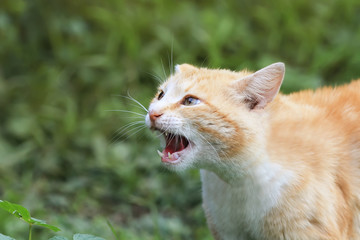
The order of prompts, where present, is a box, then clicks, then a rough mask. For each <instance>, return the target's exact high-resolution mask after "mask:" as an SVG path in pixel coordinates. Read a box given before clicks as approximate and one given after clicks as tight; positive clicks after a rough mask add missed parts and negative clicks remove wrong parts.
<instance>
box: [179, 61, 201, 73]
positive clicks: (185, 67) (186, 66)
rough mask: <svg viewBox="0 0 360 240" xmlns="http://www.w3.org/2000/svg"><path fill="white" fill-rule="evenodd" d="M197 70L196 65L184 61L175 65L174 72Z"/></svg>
mask: <svg viewBox="0 0 360 240" xmlns="http://www.w3.org/2000/svg"><path fill="white" fill-rule="evenodd" d="M196 70H198V68H197V67H194V66H193V65H190V64H187V63H184V64H180V65H179V64H178V65H176V66H175V73H183V72H193V71H196Z"/></svg>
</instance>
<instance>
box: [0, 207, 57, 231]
mask: <svg viewBox="0 0 360 240" xmlns="http://www.w3.org/2000/svg"><path fill="white" fill-rule="evenodd" d="M0 208H2V209H4V210H5V211H7V212H9V213H11V214H12V215H14V216H15V217H18V218H20V219H22V220H24V221H25V222H27V223H28V224H30V225H37V226H41V227H45V228H48V229H50V230H52V231H54V232H58V231H60V229H59V228H57V227H55V226H52V225H49V224H47V223H46V222H45V221H44V220H40V219H36V218H33V217H31V216H30V213H29V211H28V210H27V209H26V208H24V207H23V206H21V205H19V204H14V203H10V202H8V201H3V200H0Z"/></svg>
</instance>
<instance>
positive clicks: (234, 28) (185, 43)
mask: <svg viewBox="0 0 360 240" xmlns="http://www.w3.org/2000/svg"><path fill="white" fill-rule="evenodd" d="M359 50H360V2H359V1H358V0H342V1H334V0H320V1H307V0H299V1H290V0H273V1H265V0H264V1H260V0H248V1H236V0H232V1H204V0H199V1H189V0H184V1H165V0H153V1H151V0H76V1H74V0H27V1H26V0H1V1H0V199H3V200H8V201H11V202H15V203H19V204H22V205H24V206H25V207H27V208H29V209H30V211H31V212H32V215H33V216H34V217H36V218H44V219H46V220H47V221H48V222H49V223H51V224H54V225H57V226H59V227H60V228H61V229H62V232H60V233H58V234H59V235H62V236H67V237H69V236H71V234H73V233H77V232H81V233H89V234H94V235H98V236H101V237H104V238H106V239H114V238H113V236H112V233H111V231H110V229H109V227H108V226H107V224H106V220H109V221H110V222H111V223H112V224H113V225H114V227H115V228H116V230H117V231H118V232H120V233H119V234H120V236H121V239H212V238H211V236H210V234H209V231H208V229H207V227H206V223H205V219H204V215H203V212H202V209H201V196H200V194H201V184H200V181H199V177H198V172H197V171H195V170H194V171H190V172H186V173H183V174H180V175H179V174H175V173H170V172H168V171H166V170H164V169H163V168H162V167H161V166H160V159H159V157H158V156H157V154H156V149H157V148H158V141H157V140H156V138H155V137H154V136H153V134H151V133H150V132H149V131H148V130H147V129H143V130H141V131H139V132H138V133H137V134H133V133H135V131H136V130H137V129H136V128H135V127H136V126H134V128H131V127H130V128H129V129H127V130H125V131H124V132H118V131H117V130H118V129H119V128H121V127H123V126H125V125H126V124H128V123H131V122H133V121H137V120H139V119H137V118H130V117H136V116H137V115H135V114H130V113H121V112H111V111H107V110H113V109H122V110H128V111H135V112H138V113H141V114H143V113H144V111H141V109H139V108H138V107H136V106H134V104H133V102H131V101H129V100H127V99H126V98H122V97H119V96H116V95H126V94H127V92H128V91H129V92H130V93H131V94H132V96H133V97H134V98H136V99H137V100H139V101H140V102H141V103H143V104H144V105H145V106H148V102H149V101H150V99H151V98H152V96H153V94H154V93H155V89H156V86H157V84H158V82H157V80H156V77H154V76H153V75H156V76H159V77H160V78H162V79H163V78H164V71H165V74H166V75H168V74H169V72H170V71H171V69H170V68H171V67H170V66H169V61H171V55H172V54H173V60H174V63H184V62H188V63H192V64H195V65H198V66H206V67H211V68H229V69H232V70H241V69H243V68H248V69H252V70H256V69H259V68H261V67H264V66H266V65H268V64H270V63H273V62H276V61H283V62H285V63H286V66H287V70H286V76H285V81H284V85H283V87H282V91H283V92H286V93H288V92H292V91H295V90H299V89H305V88H316V87H319V86H321V85H333V84H340V83H344V82H349V81H350V80H351V79H355V78H358V77H360V54H359ZM163 68H164V70H163ZM137 126H138V125H137ZM27 230H28V229H27V226H26V225H25V224H22V223H19V222H18V220H17V219H15V218H13V217H12V216H10V215H9V214H7V213H6V212H5V211H0V233H3V234H6V235H9V236H12V237H15V238H17V239H25V238H26V237H27ZM53 235H54V233H52V232H50V231H48V230H44V229H38V228H37V229H36V231H35V232H34V238H35V239H48V238H49V236H53ZM35 236H36V237H35Z"/></svg>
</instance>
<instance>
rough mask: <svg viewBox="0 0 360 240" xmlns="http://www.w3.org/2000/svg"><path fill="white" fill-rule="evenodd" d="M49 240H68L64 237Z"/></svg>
mask: <svg viewBox="0 0 360 240" xmlns="http://www.w3.org/2000/svg"><path fill="white" fill-rule="evenodd" d="M0 240H1V239H0ZM49 240H69V239H67V238H66V237H61V236H55V237H52V238H50V239H49Z"/></svg>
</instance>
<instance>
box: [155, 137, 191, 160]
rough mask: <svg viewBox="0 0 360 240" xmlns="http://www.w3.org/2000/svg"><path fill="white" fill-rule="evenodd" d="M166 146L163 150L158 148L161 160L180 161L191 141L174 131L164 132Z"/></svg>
mask: <svg viewBox="0 0 360 240" xmlns="http://www.w3.org/2000/svg"><path fill="white" fill-rule="evenodd" d="M164 136H165V141H166V146H165V148H164V150H163V151H162V152H160V151H159V150H158V154H159V155H160V157H161V161H162V162H165V163H177V162H179V161H180V158H181V156H182V154H184V152H185V151H186V149H187V148H188V146H189V145H190V141H189V140H188V139H187V138H186V137H184V136H181V135H177V134H173V133H168V132H165V133H164Z"/></svg>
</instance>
